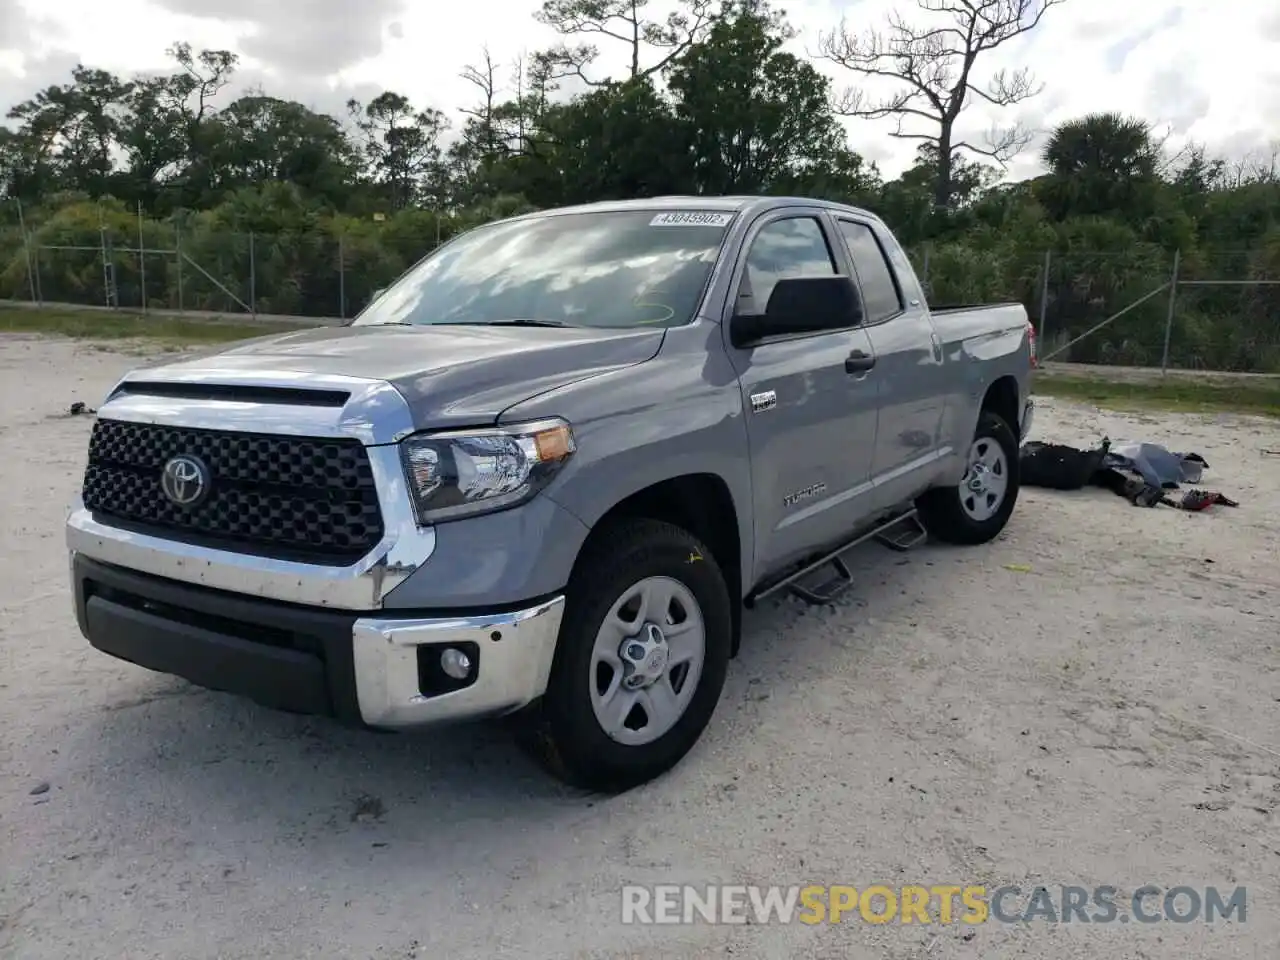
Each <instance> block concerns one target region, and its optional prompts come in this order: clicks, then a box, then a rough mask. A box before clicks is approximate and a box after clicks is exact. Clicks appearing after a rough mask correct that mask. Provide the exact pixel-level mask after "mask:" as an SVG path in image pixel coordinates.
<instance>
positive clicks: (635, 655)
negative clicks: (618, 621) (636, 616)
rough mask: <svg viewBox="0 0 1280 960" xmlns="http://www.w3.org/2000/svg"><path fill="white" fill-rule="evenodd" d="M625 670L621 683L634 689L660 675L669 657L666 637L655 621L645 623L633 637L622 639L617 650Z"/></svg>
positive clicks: (646, 684) (664, 669) (651, 681)
mask: <svg viewBox="0 0 1280 960" xmlns="http://www.w3.org/2000/svg"><path fill="white" fill-rule="evenodd" d="M618 657H619V659H621V660H622V663H623V667H624V670H625V677H624V679H623V683H624V684H626V685H627V686H628V687H630V688H632V689H635V688H638V687H645V686H648V685H649V684H651V683H653V682H654V681H655V680H657V679H658V678H659V677H661V676H662V675H663V674H664V673H665V672H666V669H667V663H668V661H669V660H670V659H671V650H670V647H668V645H667V638H666V637H665V636H664V635H663V633H662V630H661V628H659V627H658V625H657V624H655V623H646V624H645V625H644V626H643V627H641V628H640V632H639V633H638V634H636V635H635V636H634V637H628V638H627V639H626V640H623V641H622V646H621V648H620V649H619V650H618Z"/></svg>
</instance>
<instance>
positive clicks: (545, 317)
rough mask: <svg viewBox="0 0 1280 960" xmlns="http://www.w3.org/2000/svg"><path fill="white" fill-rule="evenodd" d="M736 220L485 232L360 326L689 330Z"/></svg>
mask: <svg viewBox="0 0 1280 960" xmlns="http://www.w3.org/2000/svg"><path fill="white" fill-rule="evenodd" d="M734 216H735V214H734V213H732V212H727V211H718V212H713V211H698V210H688V211H668V212H660V211H657V210H626V211H619V212H613V213H575V214H558V215H552V216H546V217H538V218H536V219H531V220H517V221H512V222H509V223H496V224H492V225H490V226H485V227H479V228H477V229H476V230H473V231H471V232H470V233H466V234H463V235H462V236H461V237H459V238H458V239H456V240H454V241H452V242H451V243H448V244H446V245H445V246H443V247H441V248H440V250H439V251H438V252H436V253H434V254H432V255H431V256H429V257H427V259H425V260H423V261H422V262H421V263H419V264H418V265H417V266H416V267H414V268H413V269H412V270H410V271H409V272H408V273H407V274H406V275H405V276H404V277H402V278H401V279H400V280H399V281H397V282H396V283H395V284H394V285H393V286H392V287H391V288H390V289H389V290H387V292H386V293H384V294H383V295H382V296H381V297H379V298H378V299H377V300H375V301H374V302H373V303H372V304H370V305H369V307H368V309H367V310H365V312H364V313H362V314H361V315H360V317H359V319H357V320H356V321H355V325H357V326H364V325H373V324H383V323H401V324H459V323H473V324H491V323H545V324H549V325H555V326H559V325H565V326H575V327H576V326H582V327H634V326H641V325H647V326H655V327H672V326H679V325H681V324H685V323H689V322H691V321H692V320H693V316H694V312H695V311H696V310H697V308H698V302H699V300H700V298H701V297H702V292H703V289H704V288H705V287H706V284H707V277H708V275H709V274H710V272H711V267H712V265H713V264H714V263H715V260H716V257H717V256H718V255H719V252H720V245H721V243H723V241H724V237H725V233H726V231H727V229H728V226H729V224H730V223H731V222H732V221H733V218H734Z"/></svg>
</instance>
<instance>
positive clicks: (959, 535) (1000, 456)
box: [916, 410, 1019, 546]
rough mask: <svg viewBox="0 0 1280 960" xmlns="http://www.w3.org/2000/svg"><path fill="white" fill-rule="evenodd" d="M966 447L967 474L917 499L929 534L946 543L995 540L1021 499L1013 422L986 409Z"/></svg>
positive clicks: (965, 544) (963, 543)
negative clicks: (953, 484) (970, 441)
mask: <svg viewBox="0 0 1280 960" xmlns="http://www.w3.org/2000/svg"><path fill="white" fill-rule="evenodd" d="M965 453H966V468H965V474H964V477H963V478H962V479H961V480H960V482H959V483H958V484H957V485H955V486H952V487H938V488H936V489H933V490H929V491H928V492H926V493H925V494H924V495H923V496H921V497H920V499H919V500H918V501H917V502H916V508H917V510H918V511H919V514H920V520H921V522H922V523H923V524H924V526H925V529H926V530H928V531H929V534H930V535H931V536H933V537H935V538H937V539H938V540H941V541H943V542H945V543H954V544H959V545H962V546H975V545H977V544H980V543H988V542H989V541H991V540H994V539H995V538H996V536H997V535H998V534H999V533H1000V531H1001V530H1003V529H1004V528H1005V525H1006V524H1008V522H1009V517H1010V516H1011V515H1012V514H1013V508H1014V506H1015V504H1017V502H1018V486H1019V475H1018V441H1017V438H1016V437H1015V435H1014V432H1013V429H1012V427H1010V426H1009V424H1007V423H1005V421H1004V420H1003V419H1002V418H1001V417H1000V416H999V415H997V414H995V413H993V412H992V411H990V410H983V411H982V413H981V414H980V415H979V417H978V429H977V430H976V431H975V432H974V435H973V442H972V443H971V444H970V445H969V449H968V450H967V451H966V452H965Z"/></svg>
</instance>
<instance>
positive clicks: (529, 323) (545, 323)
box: [476, 317, 569, 327]
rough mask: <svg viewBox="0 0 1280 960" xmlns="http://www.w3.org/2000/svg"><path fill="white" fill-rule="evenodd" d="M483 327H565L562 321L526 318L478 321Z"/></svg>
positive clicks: (565, 324)
mask: <svg viewBox="0 0 1280 960" xmlns="http://www.w3.org/2000/svg"><path fill="white" fill-rule="evenodd" d="M476 322H477V323H479V324H480V325H481V326H484V327H567V326H569V324H567V323H565V322H564V321H563V320H531V319H529V318H528V317H517V318H516V319H514V320H478V321H476Z"/></svg>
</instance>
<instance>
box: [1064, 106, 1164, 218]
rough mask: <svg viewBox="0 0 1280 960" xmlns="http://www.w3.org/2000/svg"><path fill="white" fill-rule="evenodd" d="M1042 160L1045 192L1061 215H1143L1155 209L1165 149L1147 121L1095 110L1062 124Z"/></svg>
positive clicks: (1142, 216)
mask: <svg viewBox="0 0 1280 960" xmlns="http://www.w3.org/2000/svg"><path fill="white" fill-rule="evenodd" d="M1042 159H1043V161H1044V164H1045V166H1046V167H1048V168H1049V177H1048V178H1046V180H1045V182H1044V184H1043V186H1042V187H1041V189H1040V196H1041V199H1042V200H1043V202H1045V204H1046V206H1048V207H1049V208H1050V210H1051V212H1052V213H1053V214H1054V215H1055V216H1056V217H1058V218H1059V219H1063V218H1065V217H1067V216H1069V215H1071V216H1094V215H1098V216H1102V215H1105V214H1107V213H1111V212H1115V213H1119V214H1120V215H1122V216H1125V217H1128V218H1130V219H1134V220H1141V219H1142V218H1144V217H1146V216H1149V215H1150V214H1151V212H1152V209H1153V204H1154V199H1155V192H1156V190H1157V176H1156V174H1157V171H1158V168H1159V165H1160V151H1159V147H1158V146H1157V144H1156V143H1155V142H1154V141H1153V140H1152V136H1151V127H1150V125H1149V124H1147V123H1146V122H1145V121H1143V120H1137V119H1134V118H1130V117H1124V116H1122V115H1120V114H1118V113H1095V114H1090V115H1088V116H1085V117H1081V118H1079V119H1078V120H1071V121H1068V122H1067V123H1063V124H1060V125H1059V126H1058V127H1057V128H1056V129H1055V130H1054V131H1053V133H1052V134H1050V136H1049V139H1048V141H1047V142H1046V144H1045V146H1044V150H1043V153H1042Z"/></svg>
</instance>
